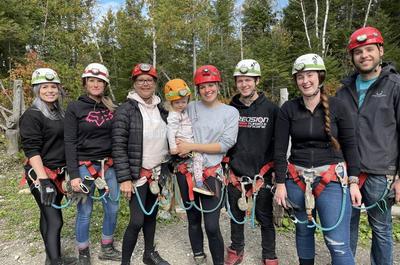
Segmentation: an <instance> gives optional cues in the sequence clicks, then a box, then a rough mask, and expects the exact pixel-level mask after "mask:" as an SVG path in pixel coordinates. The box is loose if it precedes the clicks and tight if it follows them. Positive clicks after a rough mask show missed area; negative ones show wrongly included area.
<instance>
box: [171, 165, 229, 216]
mask: <svg viewBox="0 0 400 265" xmlns="http://www.w3.org/2000/svg"><path fill="white" fill-rule="evenodd" d="M176 171H177V172H179V173H180V174H182V175H183V176H185V178H186V183H187V185H188V194H189V201H188V202H185V203H183V202H181V208H182V209H184V210H185V211H188V210H190V209H191V208H192V207H194V208H195V209H196V210H198V211H200V212H202V213H212V212H214V211H216V210H217V209H219V208H220V207H221V205H222V202H223V200H224V192H225V185H224V177H223V170H222V167H221V164H217V165H215V166H212V167H207V168H205V169H203V182H204V181H205V180H206V179H207V178H209V177H213V178H215V179H217V180H219V181H220V182H221V185H222V187H221V192H220V193H219V195H220V199H219V201H218V203H217V205H216V206H215V207H214V208H212V209H203V207H202V205H200V206H199V205H197V204H196V202H195V198H194V192H193V186H194V185H193V174H192V173H191V172H190V167H189V164H188V163H187V162H182V163H180V164H179V165H178V166H177V167H176ZM174 182H175V184H176V185H177V186H178V188H179V185H178V183H177V180H176V176H175V180H174ZM176 190H177V189H175V191H176ZM184 204H186V205H188V206H185V205H184Z"/></svg>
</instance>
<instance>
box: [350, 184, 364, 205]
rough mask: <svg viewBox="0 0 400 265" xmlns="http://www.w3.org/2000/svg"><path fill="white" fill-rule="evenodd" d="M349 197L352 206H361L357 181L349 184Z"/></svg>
mask: <svg viewBox="0 0 400 265" xmlns="http://www.w3.org/2000/svg"><path fill="white" fill-rule="evenodd" d="M350 197H351V203H352V205H353V206H358V207H360V206H361V203H362V202H361V199H362V196H361V192H360V188H359V187H358V184H357V183H352V184H350Z"/></svg>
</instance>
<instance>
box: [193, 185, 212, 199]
mask: <svg viewBox="0 0 400 265" xmlns="http://www.w3.org/2000/svg"><path fill="white" fill-rule="evenodd" d="M193 191H194V192H197V193H200V194H203V195H207V196H214V192H212V191H211V190H210V189H209V188H208V187H207V186H206V185H204V184H202V185H198V186H195V187H193Z"/></svg>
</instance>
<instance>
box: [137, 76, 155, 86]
mask: <svg viewBox="0 0 400 265" xmlns="http://www.w3.org/2000/svg"><path fill="white" fill-rule="evenodd" d="M135 83H136V84H138V85H139V86H142V85H144V84H145V83H146V84H153V83H154V79H153V78H151V79H136V81H135Z"/></svg>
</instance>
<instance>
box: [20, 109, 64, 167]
mask: <svg viewBox="0 0 400 265" xmlns="http://www.w3.org/2000/svg"><path fill="white" fill-rule="evenodd" d="M19 127H20V135H21V143H22V149H23V150H24V153H25V156H26V157H27V158H28V159H29V158H31V157H33V156H36V155H40V157H41V158H42V162H43V165H44V166H46V167H48V168H50V169H56V168H58V167H63V166H65V149H64V120H50V119H49V118H47V117H45V116H44V115H43V113H42V112H41V111H40V110H38V109H37V108H35V107H30V108H29V109H27V110H26V111H25V113H24V114H23V115H22V116H21V119H20V121H19Z"/></svg>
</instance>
